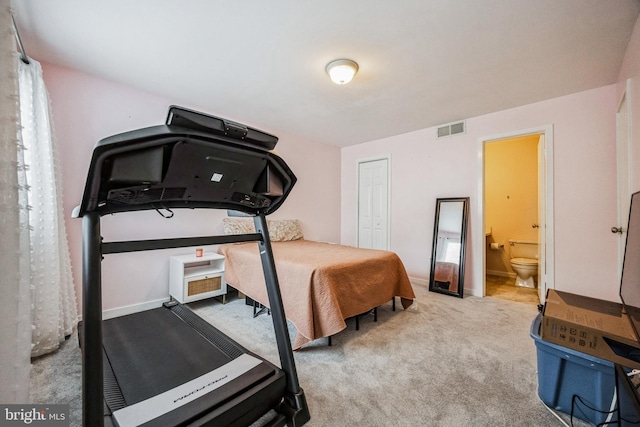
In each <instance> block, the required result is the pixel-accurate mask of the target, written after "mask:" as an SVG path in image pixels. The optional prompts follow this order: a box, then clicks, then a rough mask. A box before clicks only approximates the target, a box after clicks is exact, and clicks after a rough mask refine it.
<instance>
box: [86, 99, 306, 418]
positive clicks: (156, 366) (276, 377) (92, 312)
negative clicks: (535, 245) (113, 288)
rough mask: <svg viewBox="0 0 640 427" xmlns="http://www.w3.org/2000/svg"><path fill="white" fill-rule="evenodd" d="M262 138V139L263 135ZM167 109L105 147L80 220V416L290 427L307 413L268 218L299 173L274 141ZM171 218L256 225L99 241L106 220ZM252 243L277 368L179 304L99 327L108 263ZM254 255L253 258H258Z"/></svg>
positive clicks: (96, 157)
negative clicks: (212, 217) (178, 211)
mask: <svg viewBox="0 0 640 427" xmlns="http://www.w3.org/2000/svg"><path fill="white" fill-rule="evenodd" d="M265 135H267V136H265ZM274 138H275V137H272V136H269V135H268V134H263V133H260V132H259V131H256V130H255V129H251V128H247V127H246V126H243V125H240V124H238V123H233V122H228V121H225V120H224V119H219V118H216V117H213V116H208V115H206V114H202V113H198V112H195V111H191V110H186V109H182V108H180V107H171V108H170V111H169V117H168V118H167V122H166V124H164V125H160V126H154V127H149V128H143V129H138V130H134V131H131V132H126V133H123V134H120V135H115V136H112V137H109V138H105V139H103V140H101V141H100V142H99V143H98V144H97V145H96V147H95V149H94V152H93V156H92V159H91V164H90V165H89V172H88V176H87V182H86V186H85V190H84V194H83V198H82V202H81V204H80V206H78V207H77V208H76V209H75V210H74V216H75V217H82V221H83V257H82V266H83V276H82V277H83V303H82V314H83V320H82V322H81V325H80V327H79V335H80V342H81V346H82V399H83V402H82V408H83V425H84V426H90V427H94V426H103V425H113V424H117V425H119V426H126V425H145V426H163V427H164V426H177V425H180V426H182V425H194V426H201V425H202V426H204V425H209V426H218V425H220V426H222V425H224V426H237V427H240V426H246V425H249V424H251V423H253V422H255V421H256V420H257V419H259V418H260V417H261V416H263V415H264V414H265V413H267V412H270V411H273V412H275V416H274V417H273V418H272V420H271V421H270V422H269V424H267V425H269V426H283V425H285V424H287V425H289V426H291V427H297V426H301V425H303V424H305V423H306V422H307V421H308V420H309V418H310V415H309V409H308V407H307V404H306V399H305V396H304V392H303V390H302V388H301V387H300V385H299V383H298V376H297V372H296V368H295V362H294V359H293V352H292V350H291V342H290V338H289V332H288V329H287V325H286V319H285V316H284V309H283V305H282V298H281V295H280V289H279V285H278V278H277V275H276V271H275V264H274V260H273V252H272V250H271V242H270V240H269V233H268V230H267V220H266V215H268V214H270V213H272V212H274V211H275V210H276V209H278V207H280V205H281V204H282V203H283V201H284V200H285V199H286V197H287V195H288V194H289V192H290V191H291V188H292V187H293V185H294V184H295V182H296V178H295V175H294V174H293V172H291V170H290V169H289V167H288V166H287V164H286V163H285V162H284V160H282V159H281V158H280V157H278V156H277V155H275V154H274V153H272V152H270V151H269V150H268V149H269V148H273V146H274V145H275V142H276V141H277V138H275V139H274ZM172 208H199V209H200V208H205V209H206V208H208V209H226V210H234V211H239V212H242V213H244V214H246V215H249V216H252V217H253V218H254V224H255V229H256V232H255V233H252V234H241V235H228V236H204V237H186V238H171V239H154V240H139V241H121V242H105V241H103V240H102V236H101V232H100V224H101V218H102V216H104V215H107V214H114V213H125V212H129V211H139V210H154V209H155V210H158V209H172ZM247 241H256V242H258V245H259V247H260V257H261V259H262V264H263V269H264V275H265V282H266V286H267V294H268V297H269V305H270V309H271V315H272V316H271V317H272V321H273V325H274V330H275V336H276V341H277V347H278V352H279V356H280V367H277V366H275V365H273V364H271V363H270V362H268V361H266V360H264V359H261V358H260V357H259V356H257V355H256V354H253V353H251V352H249V351H247V350H246V349H244V348H243V347H242V346H240V345H238V344H237V343H235V342H234V341H233V340H232V339H231V338H229V337H227V336H226V335H224V334H222V333H221V332H220V331H218V330H217V329H216V328H214V327H213V326H212V325H210V324H209V323H207V322H205V321H203V320H202V319H201V318H199V317H198V316H197V315H196V314H195V313H193V312H192V311H191V310H190V309H189V308H188V307H187V306H185V305H182V304H178V303H176V302H175V301H171V302H170V303H167V304H165V305H164V306H163V307H159V308H154V309H151V310H147V311H143V312H138V313H134V314H130V315H127V316H122V317H118V318H114V319H108V320H104V321H103V319H102V295H101V293H102V270H101V261H102V258H103V256H104V255H107V254H113V253H124V252H133V251H145V250H154V249H168V248H179V247H189V246H204V245H214V244H221V243H233V242H247ZM256 256H257V254H256Z"/></svg>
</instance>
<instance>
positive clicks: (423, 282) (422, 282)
mask: <svg viewBox="0 0 640 427" xmlns="http://www.w3.org/2000/svg"><path fill="white" fill-rule="evenodd" d="M409 281H410V282H411V283H412V284H414V285H421V286H429V280H428V279H420V278H418V277H409Z"/></svg>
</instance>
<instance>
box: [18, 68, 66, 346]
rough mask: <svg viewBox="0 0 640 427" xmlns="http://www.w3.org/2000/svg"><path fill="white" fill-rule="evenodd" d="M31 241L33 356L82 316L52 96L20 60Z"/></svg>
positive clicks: (36, 73) (38, 72)
mask: <svg viewBox="0 0 640 427" xmlns="http://www.w3.org/2000/svg"><path fill="white" fill-rule="evenodd" d="M18 71H19V73H18V74H19V75H18V81H19V85H20V124H21V125H22V131H21V136H22V142H23V145H24V147H25V150H24V161H25V164H26V166H27V167H26V178H27V184H28V191H27V198H28V204H29V240H30V244H31V254H30V255H31V260H30V267H31V320H32V323H33V326H32V328H33V332H32V349H31V356H40V355H42V354H45V353H48V352H51V351H53V350H56V349H57V348H58V346H59V344H60V343H61V342H62V341H64V338H65V335H70V334H71V332H72V330H73V327H74V326H75V324H76V322H77V318H78V313H77V308H76V296H75V289H74V286H73V277H72V274H71V261H70V258H69V246H68V243H67V232H66V229H65V224H64V212H63V209H62V192H61V179H60V172H59V167H58V163H59V162H58V158H57V151H56V147H55V144H54V138H53V132H52V125H51V118H50V112H49V97H48V94H47V89H46V87H45V85H44V80H43V78H42V67H41V66H40V63H38V61H35V60H33V59H29V64H25V63H24V62H22V61H19V63H18Z"/></svg>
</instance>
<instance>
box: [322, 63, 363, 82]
mask: <svg viewBox="0 0 640 427" xmlns="http://www.w3.org/2000/svg"><path fill="white" fill-rule="evenodd" d="M326 71H327V74H328V75H329V77H331V81H333V82H334V83H335V84H338V85H345V84H347V83H349V82H350V81H351V79H352V78H353V76H355V74H356V73H357V72H358V64H356V63H355V62H354V61H352V60H350V59H336V60H335V61H331V62H329V63H328V64H327V68H326Z"/></svg>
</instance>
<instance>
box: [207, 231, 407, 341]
mask: <svg viewBox="0 0 640 427" xmlns="http://www.w3.org/2000/svg"><path fill="white" fill-rule="evenodd" d="M252 225H253V222H252V221H250V220H248V219H244V218H225V219H224V226H225V234H241V233H244V232H250V233H251V232H254V230H253V229H249V230H247V229H245V228H244V227H252ZM268 228H269V234H270V236H271V245H272V247H273V254H274V259H275V264H276V271H277V275H278V280H279V282H280V290H281V293H282V300H283V304H284V308H285V315H286V317H287V319H288V320H289V321H291V322H292V323H293V324H294V326H295V327H296V329H297V334H296V338H295V341H294V343H293V348H294V349H295V350H297V349H300V348H301V347H302V346H304V345H305V344H307V343H309V342H311V341H313V340H315V339H318V338H322V337H330V336H332V335H334V334H336V333H338V332H340V331H341V330H343V329H345V328H346V326H347V325H346V323H345V319H348V318H350V317H353V316H356V315H359V314H362V313H366V312H368V311H370V310H372V309H374V308H376V307H378V306H380V305H382V304H384V303H387V302H389V301H391V299H392V298H394V297H400V300H401V302H402V306H403V307H404V308H407V307H409V306H410V305H411V304H412V303H413V300H414V298H415V294H414V292H413V288H412V286H411V282H410V281H409V277H408V276H407V273H406V271H405V268H404V265H403V264H402V261H401V260H400V258H399V257H398V255H397V254H395V253H393V252H389V251H381V250H374V249H362V248H354V247H351V246H343V245H336V244H330V243H321V242H315V241H311V240H305V239H304V238H303V236H302V232H301V230H300V226H299V223H298V221H297V220H269V221H268ZM218 252H219V253H221V254H222V255H224V256H225V281H226V282H227V283H228V284H229V285H230V286H232V287H233V288H235V289H237V290H238V291H240V292H242V293H243V294H245V295H247V296H248V297H250V298H251V299H253V300H255V301H257V302H259V303H260V304H263V305H265V306H268V300H267V294H266V290H265V283H264V276H263V272H262V265H261V264H260V262H259V261H260V259H259V257H258V256H256V254H258V245H257V244H255V243H243V244H229V245H222V246H220V247H219V250H218Z"/></svg>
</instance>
